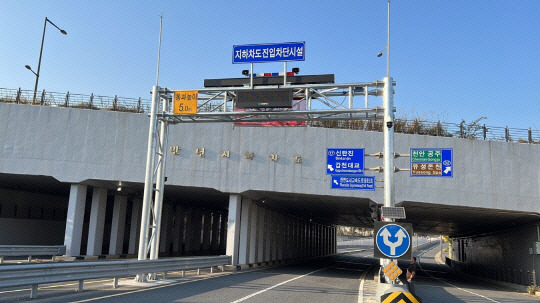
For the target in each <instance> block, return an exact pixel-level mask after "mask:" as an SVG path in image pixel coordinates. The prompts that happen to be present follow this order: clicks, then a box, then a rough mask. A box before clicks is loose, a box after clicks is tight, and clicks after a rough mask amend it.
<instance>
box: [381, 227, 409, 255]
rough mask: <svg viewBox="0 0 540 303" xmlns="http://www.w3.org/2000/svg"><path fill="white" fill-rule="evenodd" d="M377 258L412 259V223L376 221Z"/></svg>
mask: <svg viewBox="0 0 540 303" xmlns="http://www.w3.org/2000/svg"><path fill="white" fill-rule="evenodd" d="M374 232H375V237H374V242H375V243H374V244H375V245H374V246H375V247H374V256H375V258H390V259H410V258H411V255H412V250H411V246H412V234H413V232H412V225H411V224H410V223H394V222H375V229H374Z"/></svg>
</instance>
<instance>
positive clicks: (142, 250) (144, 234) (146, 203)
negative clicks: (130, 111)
mask: <svg viewBox="0 0 540 303" xmlns="http://www.w3.org/2000/svg"><path fill="white" fill-rule="evenodd" d="M158 90H159V87H158V86H154V87H153V88H152V105H151V109H150V125H149V127H148V148H147V151H146V175H145V177H144V196H143V206H142V213H141V232H140V236H139V254H138V260H146V257H147V248H148V228H149V227H150V207H151V203H152V189H153V186H154V182H153V170H154V167H153V166H154V165H153V164H154V139H155V130H156V124H157V123H156V122H157V115H156V111H157V102H158V101H157V99H158ZM135 280H136V281H139V282H143V281H145V280H146V277H145V276H144V273H140V274H137V277H136V278H135Z"/></svg>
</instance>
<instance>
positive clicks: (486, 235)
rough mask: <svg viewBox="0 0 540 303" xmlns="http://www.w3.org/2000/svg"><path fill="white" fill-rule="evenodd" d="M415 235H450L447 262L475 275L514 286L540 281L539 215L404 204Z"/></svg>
mask: <svg viewBox="0 0 540 303" xmlns="http://www.w3.org/2000/svg"><path fill="white" fill-rule="evenodd" d="M398 205H399V206H403V207H405V209H406V213H407V219H406V220H398V221H405V222H409V223H412V224H413V228H414V231H415V232H418V233H424V234H431V235H445V236H448V237H449V238H450V241H449V244H450V245H449V249H448V250H447V251H445V252H443V257H442V260H443V261H445V262H446V263H447V264H448V265H449V266H451V267H453V268H455V269H457V270H459V271H463V272H466V273H469V274H471V275H476V276H480V277H483V278H487V279H492V280H498V281H503V282H508V283H513V284H521V285H525V286H527V285H533V283H534V285H536V284H537V283H538V281H539V279H540V276H539V274H538V273H539V271H540V227H539V226H540V215H539V214H538V213H531V212H520V211H508V210H500V209H488V208H478V207H465V206H452V205H441V204H432V203H422V202H412V201H404V202H401V203H399V204H398Z"/></svg>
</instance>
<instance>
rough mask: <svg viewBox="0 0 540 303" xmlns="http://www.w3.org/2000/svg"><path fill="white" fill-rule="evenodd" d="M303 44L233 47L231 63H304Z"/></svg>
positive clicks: (288, 43)
mask: <svg viewBox="0 0 540 303" xmlns="http://www.w3.org/2000/svg"><path fill="white" fill-rule="evenodd" d="M304 60H305V42H287V43H277V44H249V45H234V46H233V63H257V62H259V63H261V62H285V61H304Z"/></svg>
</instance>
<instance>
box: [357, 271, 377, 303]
mask: <svg viewBox="0 0 540 303" xmlns="http://www.w3.org/2000/svg"><path fill="white" fill-rule="evenodd" d="M373 266H374V265H372V266H370V267H368V268H366V270H365V271H364V273H363V274H362V276H361V277H360V285H359V286H358V303H363V302H364V282H366V277H367V274H368V272H369V271H371V269H372V267H373Z"/></svg>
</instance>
